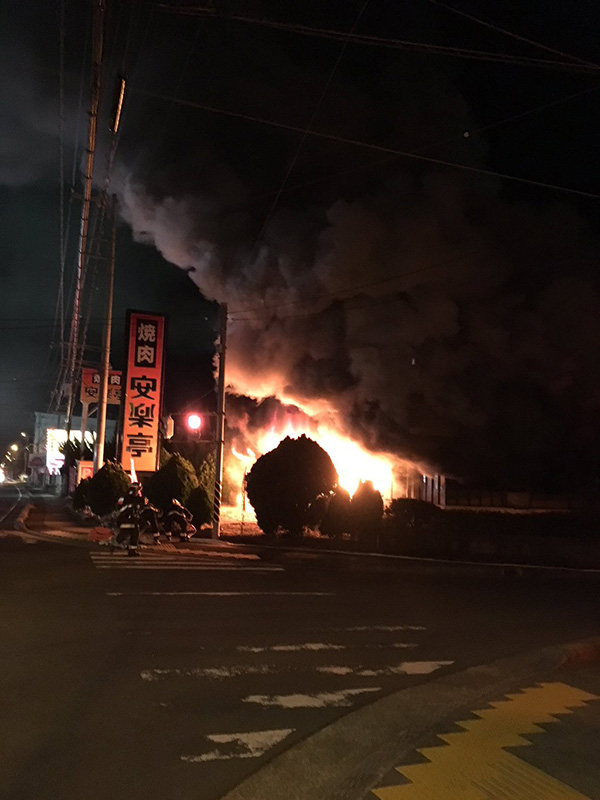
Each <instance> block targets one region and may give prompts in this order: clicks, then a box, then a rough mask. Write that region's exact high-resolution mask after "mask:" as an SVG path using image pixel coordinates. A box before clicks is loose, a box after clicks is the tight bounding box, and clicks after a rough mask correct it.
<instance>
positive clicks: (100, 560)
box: [90, 551, 284, 572]
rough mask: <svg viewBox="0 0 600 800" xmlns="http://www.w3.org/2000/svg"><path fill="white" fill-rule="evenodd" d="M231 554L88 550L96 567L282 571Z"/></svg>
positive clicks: (276, 565)
mask: <svg viewBox="0 0 600 800" xmlns="http://www.w3.org/2000/svg"><path fill="white" fill-rule="evenodd" d="M231 555H232V554H227V556H226V557H227V558H229V560H228V561H225V560H224V557H223V556H222V555H217V556H213V555H197V556H195V555H183V556H181V555H179V554H177V553H174V554H173V555H168V554H161V553H156V552H152V553H146V552H144V551H142V552H141V554H140V556H139V558H135V559H134V558H130V557H129V556H128V555H127V554H126V553H125V552H124V551H121V552H116V553H106V552H104V553H90V556H91V559H92V563H93V564H94V566H95V567H96V569H133V570H148V569H161V570H222V571H224V570H229V571H239V572H283V571H284V568H283V567H282V566H280V565H278V564H265V563H264V562H261V561H260V560H252V561H251V562H249V561H248V560H247V559H246V560H243V561H240V560H238V561H232V560H231Z"/></svg>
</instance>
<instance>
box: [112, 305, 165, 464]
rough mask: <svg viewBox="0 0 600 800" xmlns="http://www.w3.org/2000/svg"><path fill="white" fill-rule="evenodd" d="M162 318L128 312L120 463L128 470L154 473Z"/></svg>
mask: <svg viewBox="0 0 600 800" xmlns="http://www.w3.org/2000/svg"><path fill="white" fill-rule="evenodd" d="M164 342H165V318H164V316H162V315H161V314H146V313H144V312H142V311H131V312H130V313H129V347H128V354H127V377H126V379H125V402H124V409H123V414H124V417H123V446H122V452H121V464H122V465H123V469H124V470H126V471H127V472H130V471H131V468H132V467H133V468H134V469H135V471H136V473H137V472H155V470H156V468H157V464H158V455H159V441H158V423H159V419H160V415H161V403H162V373H163V358H164Z"/></svg>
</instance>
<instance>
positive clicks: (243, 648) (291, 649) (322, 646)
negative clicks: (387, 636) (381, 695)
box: [235, 642, 419, 653]
mask: <svg viewBox="0 0 600 800" xmlns="http://www.w3.org/2000/svg"><path fill="white" fill-rule="evenodd" d="M418 646H419V645H418V644H416V643H415V642H390V643H389V644H387V643H376V644H332V643H331V642H303V643H302V644H275V645H272V646H270V647H253V646H251V645H244V644H242V645H239V646H238V647H236V648H235V649H236V650H237V651H238V652H239V653H298V652H300V651H302V650H309V651H311V652H315V653H317V652H321V651H323V650H353V649H356V648H357V647H360V648H361V649H364V648H377V649H382V648H384V647H394V648H398V649H402V650H403V649H410V648H412V647H418Z"/></svg>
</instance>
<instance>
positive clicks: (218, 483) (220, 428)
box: [212, 303, 227, 539]
mask: <svg viewBox="0 0 600 800" xmlns="http://www.w3.org/2000/svg"><path fill="white" fill-rule="evenodd" d="M220 313H221V329H220V334H219V344H218V346H217V349H218V353H219V377H218V381H217V432H216V444H217V452H216V459H215V496H214V501H213V530H212V538H213V539H218V538H219V535H220V532H221V489H222V487H223V447H224V444H225V354H226V352H227V303H223V304H222V305H221V312H220Z"/></svg>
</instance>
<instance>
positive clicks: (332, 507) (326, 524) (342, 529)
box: [319, 486, 350, 539]
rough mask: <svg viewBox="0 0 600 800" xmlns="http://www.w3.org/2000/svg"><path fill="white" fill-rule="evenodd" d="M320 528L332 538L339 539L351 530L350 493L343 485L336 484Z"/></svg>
mask: <svg viewBox="0 0 600 800" xmlns="http://www.w3.org/2000/svg"><path fill="white" fill-rule="evenodd" d="M319 529H320V531H321V533H323V534H324V535H325V536H329V537H330V538H332V539H339V538H340V537H341V535H342V534H343V533H348V532H349V531H350V495H349V494H348V492H347V491H346V490H345V489H343V488H342V487H341V486H336V488H335V490H334V492H333V494H332V495H331V497H330V498H329V504H328V506H327V510H326V511H325V514H324V516H323V519H322V521H321V524H320V525H319Z"/></svg>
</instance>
